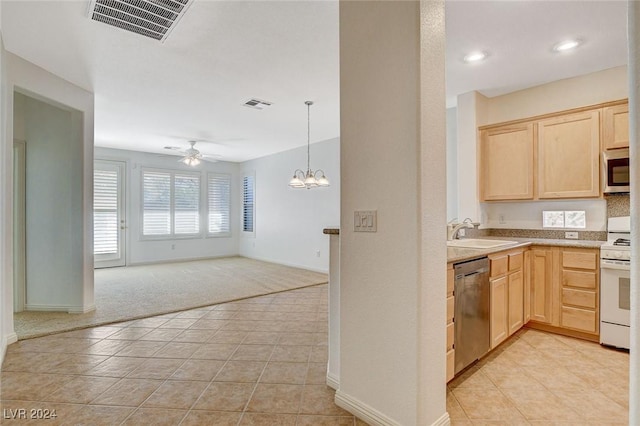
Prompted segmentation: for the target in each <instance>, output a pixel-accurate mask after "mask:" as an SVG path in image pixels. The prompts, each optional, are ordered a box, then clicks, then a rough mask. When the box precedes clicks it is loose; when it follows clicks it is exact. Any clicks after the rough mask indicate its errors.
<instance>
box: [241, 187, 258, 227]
mask: <svg viewBox="0 0 640 426" xmlns="http://www.w3.org/2000/svg"><path fill="white" fill-rule="evenodd" d="M254 206H255V202H254V178H253V176H245V177H244V178H243V179H242V230H243V231H245V232H253V230H254V224H253V218H254Z"/></svg>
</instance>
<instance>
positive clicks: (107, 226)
mask: <svg viewBox="0 0 640 426" xmlns="http://www.w3.org/2000/svg"><path fill="white" fill-rule="evenodd" d="M124 176H125V163H123V162H121V161H103V160H99V161H95V163H94V169H93V253H94V267H95V268H107V267H113V266H124V265H125V253H124V247H125V244H124V242H125V231H126V226H125V215H124Z"/></svg>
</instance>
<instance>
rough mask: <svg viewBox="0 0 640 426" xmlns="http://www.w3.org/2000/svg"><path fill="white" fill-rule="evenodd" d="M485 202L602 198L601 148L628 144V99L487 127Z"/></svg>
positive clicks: (482, 153) (482, 176) (482, 154)
mask: <svg viewBox="0 0 640 426" xmlns="http://www.w3.org/2000/svg"><path fill="white" fill-rule="evenodd" d="M478 130H479V133H478V135H479V163H478V179H479V197H480V200H481V201H485V202H491V201H506V200H545V199H570V198H590V197H600V196H601V188H600V154H601V150H602V149H617V148H625V147H628V146H629V112H628V103H627V101H626V100H621V101H614V102H607V103H602V104H599V105H591V106H586V107H581V108H576V109H572V110H567V111H559V112H554V113H550V114H545V115H540V116H536V117H529V118H524V119H521V120H514V121H511V122H507V123H497V124H491V125H487V126H482V127H480V128H479V129H478Z"/></svg>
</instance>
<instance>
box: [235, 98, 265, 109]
mask: <svg viewBox="0 0 640 426" xmlns="http://www.w3.org/2000/svg"><path fill="white" fill-rule="evenodd" d="M242 105H244V106H246V107H249V108H255V109H264V108H265V107H268V106H271V105H272V103H271V102H267V101H261V100H260V99H255V98H254V99H249V100H248V101H247V102H245V103H243V104H242Z"/></svg>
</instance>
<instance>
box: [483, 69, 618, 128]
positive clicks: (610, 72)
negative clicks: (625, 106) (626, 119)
mask: <svg viewBox="0 0 640 426" xmlns="http://www.w3.org/2000/svg"><path fill="white" fill-rule="evenodd" d="M628 94H629V89H628V85H627V67H626V66H621V67H616V68H610V69H607V70H604V71H599V72H595V73H592V74H587V75H583V76H579V77H574V78H567V79H564V80H558V81H554V82H552V83H548V84H543V85H541V86H536V87H532V88H530V89H525V90H520V91H517V92H513V93H509V94H507V95H502V96H496V97H494V98H488V100H487V110H486V121H485V122H482V123H480V125H483V124H493V123H501V122H503V121H509V120H516V119H519V118H527V117H532V116H535V115H541V114H547V113H550V112H556V111H563V110H566V109H571V108H579V107H582V106H587V105H594V104H599V103H602V102H607V101H615V100H618V99H624V98H626V97H628Z"/></svg>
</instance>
